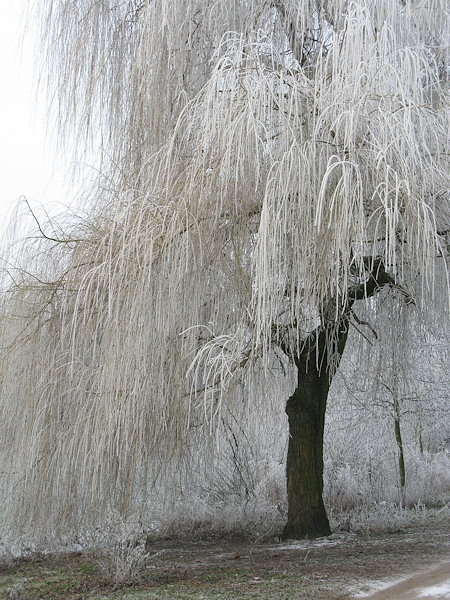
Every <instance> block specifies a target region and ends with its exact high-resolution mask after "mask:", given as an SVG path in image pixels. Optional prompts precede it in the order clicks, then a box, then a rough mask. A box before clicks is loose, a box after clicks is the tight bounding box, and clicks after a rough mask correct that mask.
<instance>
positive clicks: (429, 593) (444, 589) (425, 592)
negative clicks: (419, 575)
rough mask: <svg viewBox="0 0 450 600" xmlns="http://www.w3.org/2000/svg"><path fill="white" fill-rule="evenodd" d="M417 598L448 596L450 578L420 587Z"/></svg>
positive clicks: (449, 593) (449, 595)
mask: <svg viewBox="0 0 450 600" xmlns="http://www.w3.org/2000/svg"><path fill="white" fill-rule="evenodd" d="M417 598H450V579H447V580H446V581H444V582H443V583H440V584H438V585H433V586H431V587H427V588H425V589H422V590H421V591H420V592H419V594H418V595H417Z"/></svg>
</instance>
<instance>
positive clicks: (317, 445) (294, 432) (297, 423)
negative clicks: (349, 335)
mask: <svg viewBox="0 0 450 600" xmlns="http://www.w3.org/2000/svg"><path fill="white" fill-rule="evenodd" d="M297 362H298V364H297V367H298V385H297V388H296V389H295V391H294V393H293V394H292V396H291V397H290V398H289V400H288V402H287V405H286V412H287V415H288V419H289V447H288V454H287V462H286V478H287V492H288V521H287V524H286V526H285V528H284V531H283V537H284V538H295V539H298V538H303V537H319V536H324V535H329V534H330V533H331V530H330V525H329V523H328V517H327V514H326V511H325V507H324V504H323V498H322V492H323V431H324V424H325V410H326V405H327V396H328V390H329V387H330V383H329V379H330V378H329V374H328V373H327V372H320V370H319V369H318V368H317V367H316V364H315V360H314V359H312V360H309V361H307V360H300V361H297Z"/></svg>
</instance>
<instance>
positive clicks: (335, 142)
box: [2, 0, 448, 537]
mask: <svg viewBox="0 0 450 600" xmlns="http://www.w3.org/2000/svg"><path fill="white" fill-rule="evenodd" d="M36 4H37V5H38V6H37V9H36V10H37V12H38V16H39V18H40V20H41V24H42V38H43V51H41V54H40V55H41V56H45V57H46V68H47V71H46V72H47V75H48V78H47V81H48V86H49V90H50V97H51V98H52V100H53V108H54V109H55V110H56V111H57V115H58V118H57V124H58V127H59V131H60V134H61V135H60V139H61V141H62V142H64V140H69V144H72V141H73V140H74V139H76V141H77V145H76V150H75V152H76V156H78V157H79V156H81V155H82V153H83V152H84V151H85V150H86V147H87V148H89V149H90V151H91V153H92V152H93V153H94V155H95V156H96V157H97V158H98V161H99V165H100V167H99V171H100V173H101V175H100V176H99V179H98V180H97V182H96V183H94V184H93V185H92V189H91V202H92V204H91V206H92V208H91V209H89V210H88V215H87V217H86V218H85V219H83V220H82V221H81V220H80V222H79V223H78V224H77V223H75V224H73V225H72V227H71V229H70V231H67V232H66V233H65V234H63V233H61V232H56V233H55V231H50V230H45V236H44V238H43V239H42V244H43V245H44V246H45V248H43V249H42V252H43V253H44V254H43V255H42V256H43V258H42V259H41V262H40V265H41V266H40V275H39V279H37V278H36V277H35V278H34V279H33V280H31V279H30V277H27V276H25V275H23V279H22V280H21V281H17V276H16V281H15V284H14V285H13V286H12V287H11V289H10V291H9V295H8V297H7V299H6V304H5V306H6V308H5V309H4V310H5V312H6V313H7V314H8V315H9V316H6V317H5V319H6V321H7V323H8V328H5V329H4V331H6V329H8V331H9V333H8V336H9V338H8V341H9V343H8V352H7V353H4V357H3V366H2V370H3V374H4V375H3V383H2V386H3V387H2V394H3V397H4V399H5V400H4V401H3V404H2V410H3V411H4V416H5V419H3V422H4V423H6V427H7V428H8V430H7V432H8V436H7V439H8V452H6V454H5V455H6V458H5V460H6V463H7V465H9V467H8V466H7V467H6V468H4V469H2V470H3V471H4V472H7V473H10V475H9V479H8V480H9V485H10V486H12V488H8V489H14V490H16V494H15V498H16V499H20V500H21V502H15V504H14V505H13V506H12V508H11V511H12V512H11V514H12V515H13V516H12V517H11V518H15V519H16V521H17V520H19V516H18V515H20V514H22V515H23V512H22V513H20V511H21V510H23V508H24V507H26V509H27V514H28V515H29V518H30V520H31V519H40V520H42V519H43V518H44V517H46V518H50V517H55V515H56V517H58V518H59V519H60V520H61V519H62V520H64V519H67V518H68V515H70V514H71V515H73V514H75V513H76V514H78V515H80V514H82V515H83V518H85V517H86V514H88V513H89V510H90V509H89V507H92V506H96V505H98V501H99V499H102V498H103V499H105V498H108V502H112V503H113V504H114V503H115V505H117V506H119V507H122V508H123V507H125V506H127V504H128V503H129V502H131V501H133V499H135V498H136V497H138V496H139V495H145V491H146V490H147V489H148V488H149V486H150V485H151V482H152V481H154V477H155V472H156V471H157V470H158V469H157V466H155V465H161V464H162V463H164V461H166V460H168V458H167V457H170V460H171V465H172V466H171V468H176V462H177V457H178V456H179V454H180V452H181V450H180V448H182V445H183V440H184V439H185V436H186V431H188V430H189V428H190V427H192V425H193V424H195V425H196V426H198V424H199V423H202V426H203V427H205V428H206V429H208V428H209V430H210V431H214V430H215V428H216V427H218V426H219V425H220V423H221V419H222V417H223V415H224V413H225V409H226V410H232V406H233V402H234V401H235V399H236V398H238V397H239V398H242V396H243V395H244V396H245V398H246V401H247V402H248V403H252V402H256V401H260V399H259V398H255V395H256V391H255V390H257V389H260V387H258V385H257V382H258V381H259V380H260V379H261V378H264V375H265V373H267V372H268V371H270V369H271V368H272V367H273V365H274V364H275V363H276V362H277V361H281V362H290V364H291V365H292V368H293V369H294V370H295V371H296V374H297V377H296V379H297V384H296V386H295V389H294V390H293V393H292V394H291V395H290V396H289V393H287V396H286V401H287V404H286V412H287V414H288V420H289V433H290V438H289V449H288V456H287V489H288V521H287V525H286V527H285V530H284V535H285V536H288V537H300V536H305V535H309V536H314V535H323V534H327V533H329V531H330V529H329V524H328V520H327V515H326V512H325V509H324V505H323V501H322V470H323V459H322V441H323V427H324V418H325V411H326V401H327V395H328V390H329V387H330V382H331V380H332V377H333V375H334V373H335V372H336V369H337V368H338V366H339V359H340V357H341V355H342V352H343V350H344V347H345V343H346V339H347V333H348V329H349V326H350V325H351V323H352V319H353V316H352V315H353V305H354V303H355V302H356V301H360V300H364V299H366V300H368V299H369V298H370V297H371V296H372V295H374V294H376V293H377V291H378V290H379V289H381V288H382V287H383V286H391V287H396V288H398V289H399V290H400V291H401V292H402V293H403V295H404V297H405V300H407V301H411V300H412V294H413V289H414V290H417V289H418V287H419V288H420V289H421V290H422V293H423V292H424V291H426V290H428V289H430V288H431V287H432V286H433V283H434V277H435V264H436V260H437V257H439V256H442V255H443V252H444V250H443V245H442V234H443V232H444V230H445V229H446V228H447V225H446V221H445V219H446V216H447V217H448V204H447V197H446V193H445V189H446V159H447V154H446V134H447V127H448V121H447V112H446V105H445V102H446V99H445V85H446V77H447V66H446V63H445V59H446V48H445V33H446V22H445V19H446V15H447V12H446V11H447V3H446V2H445V1H444V0H421V1H417V2H409V1H408V2H404V1H401V0H376V1H375V0H358V1H353V2H348V1H347V0H321V1H318V0H304V1H301V2H299V1H297V0H295V1H294V0H258V1H257V2H254V1H252V0H249V1H247V0H224V1H222V2H216V1H212V0H200V1H198V2H192V1H191V0H141V1H137V0H129V1H123V0H120V1H119V0H100V1H99V0H95V1H94V0H79V1H78V2H76V3H74V2H71V1H69V0H42V1H40V2H38V3H36ZM91 155H92V154H91ZM61 255H62V256H63V260H62V264H63V265H64V266H63V267H59V270H58V267H57V261H55V260H53V262H52V264H54V265H55V264H56V266H53V267H52V268H51V269H50V268H49V266H48V265H49V259H48V257H49V256H54V257H56V258H58V257H59V256H61ZM55 272H56V275H55ZM418 281H419V282H421V285H420V286H418V285H417V282H418ZM8 306H10V307H12V310H10V309H8ZM18 307H19V308H20V310H19V308H18ZM19 314H20V315H22V316H20V317H19V316H18V315H19ZM23 319H25V324H24V323H23V322H22V321H23ZM6 321H5V322H6ZM359 327H364V325H359ZM4 336H6V333H5V334H4ZM20 361H22V363H21V364H22V367H23V364H25V365H26V369H25V372H26V374H27V375H26V377H22V378H21V379H20V381H18V379H17V369H18V366H17V365H18V364H19V363H20ZM291 391H292V390H291ZM288 396H289V397H288ZM19 415H26V418H25V419H21V418H19ZM4 439H5V438H4ZM8 461H9V462H8ZM174 465H175V466H174ZM13 471H14V474H13ZM14 486H15V487H14ZM17 490H20V493H17ZM43 498H46V499H47V501H46V502H43V500H42V499H43ZM96 503H97V504H96ZM22 518H23V517H22ZM30 522H31V521H30Z"/></svg>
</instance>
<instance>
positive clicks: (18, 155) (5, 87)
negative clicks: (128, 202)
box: [0, 0, 68, 233]
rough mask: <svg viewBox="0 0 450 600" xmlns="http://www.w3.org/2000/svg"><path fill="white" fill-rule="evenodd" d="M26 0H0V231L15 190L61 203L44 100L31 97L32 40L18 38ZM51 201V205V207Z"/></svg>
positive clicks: (58, 173) (38, 199) (17, 194)
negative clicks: (47, 134)
mask: <svg viewBox="0 0 450 600" xmlns="http://www.w3.org/2000/svg"><path fill="white" fill-rule="evenodd" d="M26 3H27V0H0V69H1V82H2V86H1V88H2V93H1V94H0V132H1V137H0V139H1V147H0V148H1V149H0V153H1V154H0V233H2V232H3V231H4V229H5V225H6V221H7V219H8V215H9V214H10V213H11V210H12V208H13V206H14V205H15V204H16V203H17V201H18V200H19V198H20V197H21V196H26V197H28V198H29V199H30V200H32V201H34V202H41V203H43V204H45V206H47V207H49V209H50V211H53V210H56V209H55V208H54V207H55V205H56V204H57V203H63V204H65V203H66V202H67V199H68V193H67V191H65V189H64V184H63V182H64V175H63V174H64V166H63V164H59V165H58V164H56V161H55V160H54V155H53V152H52V143H51V140H48V139H46V138H47V136H46V127H45V116H44V115H45V100H44V99H43V98H41V100H40V101H39V102H37V101H36V98H35V95H34V86H33V83H34V82H33V73H35V72H36V69H35V67H34V64H33V61H34V56H33V44H32V43H31V40H28V41H26V42H25V44H24V45H23V47H22V48H21V40H22V39H23V32H24V22H23V19H22V13H23V10H24V7H25V6H26ZM52 207H53V208H52Z"/></svg>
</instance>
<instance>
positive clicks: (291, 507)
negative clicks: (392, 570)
mask: <svg viewBox="0 0 450 600" xmlns="http://www.w3.org/2000/svg"><path fill="white" fill-rule="evenodd" d="M367 266H368V273H367V274H368V277H367V280H366V281H364V282H362V283H359V284H355V286H354V287H352V288H351V289H349V293H348V298H347V301H346V305H345V310H343V311H342V316H341V318H340V320H339V321H338V323H335V322H334V321H333V318H332V317H331V318H329V319H327V318H326V316H325V317H324V319H323V322H324V323H330V325H329V326H328V327H327V325H323V326H322V327H321V328H320V329H319V330H317V331H316V332H313V333H312V334H311V335H310V336H309V339H308V340H307V341H306V343H305V344H304V346H303V350H302V352H301V353H300V355H299V356H294V357H293V358H294V362H295V364H296V366H297V370H298V375H297V377H298V379H297V387H296V389H295V391H294V393H293V394H292V396H290V398H289V400H288V401H287V404H286V413H287V415H288V421H289V445H288V454H287V461H286V479H287V494H288V520H287V523H286V526H285V528H284V531H283V534H282V537H283V538H285V539H286V538H292V539H301V538H304V537H320V536H325V535H329V534H330V533H331V530H330V525H329V522H328V517H327V514H326V510H325V506H324V503H323V433H324V426H325V413H326V407H327V398H328V391H329V389H330V384H331V379H332V370H331V368H330V365H332V364H333V366H334V368H337V366H338V364H339V361H340V358H341V356H342V353H343V352H344V348H345V344H346V342H347V335H348V327H349V319H350V314H351V309H352V306H353V303H354V302H355V301H356V300H362V299H364V298H369V297H370V296H373V295H374V294H376V293H377V292H378V291H379V290H380V289H381V287H383V286H385V285H389V286H391V287H395V288H396V289H398V290H399V291H400V292H401V293H402V294H403V296H404V297H405V301H406V302H408V303H409V302H412V299H411V297H410V296H409V294H408V293H407V292H406V291H405V290H403V289H402V288H401V287H399V286H398V285H397V284H396V282H395V280H394V279H393V277H392V276H390V275H389V274H388V273H386V271H385V269H384V264H383V262H382V260H381V259H377V260H375V261H373V260H371V259H369V258H368V259H367ZM330 306H331V313H332V309H333V307H334V306H335V304H334V302H331V303H330ZM361 324H362V322H361ZM366 325H368V324H366ZM283 349H284V350H285V352H287V353H289V351H288V349H287V348H283Z"/></svg>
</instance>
